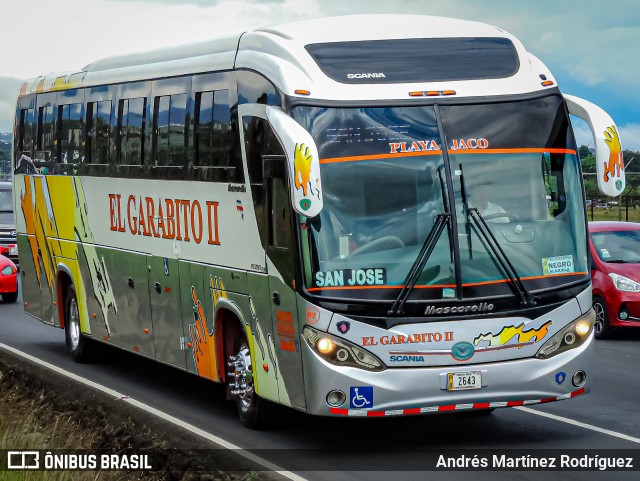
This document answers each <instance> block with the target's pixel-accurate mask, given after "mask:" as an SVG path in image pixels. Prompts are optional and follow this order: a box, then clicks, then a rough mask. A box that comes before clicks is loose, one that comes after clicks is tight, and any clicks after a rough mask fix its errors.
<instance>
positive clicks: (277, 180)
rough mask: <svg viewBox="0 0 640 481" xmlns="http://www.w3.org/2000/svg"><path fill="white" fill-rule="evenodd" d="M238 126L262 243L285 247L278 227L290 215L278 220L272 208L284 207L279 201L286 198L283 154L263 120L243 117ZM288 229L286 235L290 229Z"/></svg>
mask: <svg viewBox="0 0 640 481" xmlns="http://www.w3.org/2000/svg"><path fill="white" fill-rule="evenodd" d="M242 123H243V128H244V138H245V145H246V153H247V167H248V171H249V180H250V182H251V189H252V193H253V198H254V208H255V210H256V218H257V220H258V228H259V231H260V238H261V240H262V244H263V245H265V246H267V245H270V246H279V247H288V246H289V244H290V243H291V240H290V239H289V240H287V241H286V243H285V241H284V239H283V238H282V237H281V234H282V235H284V232H283V230H282V226H283V225H285V223H286V222H288V220H287V219H286V218H287V217H288V216H290V214H287V212H285V215H284V217H285V218H280V217H281V216H280V215H279V214H278V213H277V212H275V211H274V210H273V209H272V208H273V207H274V206H275V204H276V203H277V205H278V210H279V211H280V210H281V207H282V208H285V206H284V205H282V202H281V201H282V196H283V195H284V196H287V195H288V192H287V185H286V180H285V179H286V174H285V171H284V166H285V163H284V160H281V161H280V159H282V158H284V156H285V153H284V151H283V149H282V146H281V145H280V141H279V140H278V139H277V137H276V135H275V134H274V132H273V129H272V128H271V126H270V125H269V122H268V121H267V120H266V119H263V118H260V117H243V118H242ZM275 159H278V160H275ZM276 164H281V165H282V169H280V168H278V167H276V166H275V165H276ZM269 176H271V177H269ZM282 186H284V189H285V191H284V193H282V189H281V187H282ZM278 192H280V193H278ZM274 193H275V194H276V195H275V196H274V195H273V194H274ZM287 202H288V201H287ZM287 228H288V227H287ZM288 229H289V235H290V228H288Z"/></svg>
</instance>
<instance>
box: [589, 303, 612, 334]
mask: <svg viewBox="0 0 640 481" xmlns="http://www.w3.org/2000/svg"><path fill="white" fill-rule="evenodd" d="M593 310H594V311H595V312H596V322H595V325H594V326H593V330H594V331H595V333H594V335H595V337H596V339H606V338H607V337H609V336H610V335H611V326H610V325H609V314H608V313H607V306H606V305H605V303H604V299H602V298H601V297H594V298H593Z"/></svg>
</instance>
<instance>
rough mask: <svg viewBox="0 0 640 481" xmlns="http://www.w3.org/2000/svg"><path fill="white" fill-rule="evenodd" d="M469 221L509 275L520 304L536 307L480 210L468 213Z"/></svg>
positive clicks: (470, 210)
mask: <svg viewBox="0 0 640 481" xmlns="http://www.w3.org/2000/svg"><path fill="white" fill-rule="evenodd" d="M469 220H471V221H473V222H474V226H473V230H474V232H475V233H476V234H477V236H478V237H480V238H481V239H483V240H484V241H485V243H486V245H485V249H486V248H487V246H488V247H489V249H490V250H491V252H492V253H493V257H494V259H495V260H496V261H497V262H498V263H499V264H500V267H502V270H503V271H504V273H505V274H506V275H507V278H508V280H509V284H510V285H511V287H512V288H513V290H514V291H515V293H516V295H517V296H518V297H519V298H520V302H521V303H522V304H523V305H525V306H534V305H535V304H536V301H535V298H534V297H533V295H531V293H530V292H529V290H528V289H527V287H526V286H525V285H524V283H523V282H522V279H521V278H520V276H519V275H518V271H516V268H515V267H514V266H513V264H512V263H511V261H510V260H509V258H508V257H507V255H506V254H505V253H504V250H503V249H502V247H501V246H500V243H499V242H498V240H497V239H496V237H495V236H494V235H493V232H491V229H489V226H488V225H487V221H485V220H484V217H482V215H481V214H480V212H478V209H476V208H475V207H472V208H470V209H469V211H468V214H467V221H469Z"/></svg>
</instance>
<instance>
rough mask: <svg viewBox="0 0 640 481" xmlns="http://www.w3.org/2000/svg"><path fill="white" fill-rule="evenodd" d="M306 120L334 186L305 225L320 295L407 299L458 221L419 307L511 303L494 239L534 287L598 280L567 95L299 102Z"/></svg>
mask: <svg viewBox="0 0 640 481" xmlns="http://www.w3.org/2000/svg"><path fill="white" fill-rule="evenodd" d="M293 116H294V118H295V119H296V120H297V121H298V122H300V123H301V124H302V125H303V126H304V127H305V128H306V129H307V130H308V131H309V132H310V133H311V135H312V136H313V137H314V139H315V141H316V143H317V145H318V151H319V155H320V165H321V176H322V183H323V195H324V209H323V211H322V212H321V213H320V215H319V216H317V217H315V218H311V219H307V220H306V222H303V223H302V231H301V232H302V235H301V239H302V242H303V254H304V257H305V263H304V268H305V279H306V289H307V291H308V292H309V293H311V294H314V295H317V296H322V297H326V298H344V299H349V300H365V299H369V300H393V299H395V298H396V296H398V293H399V291H400V289H401V288H402V286H403V284H404V282H405V279H406V278H407V274H408V272H409V270H410V269H411V268H412V266H413V265H414V263H415V260H416V257H417V256H418V254H419V252H420V250H421V249H422V247H423V245H424V243H425V239H426V238H427V236H429V234H430V232H431V230H432V228H433V226H434V221H435V219H436V218H438V215H439V214H445V215H446V216H447V218H448V219H449V221H448V225H447V228H446V229H444V230H441V234H440V235H439V236H438V238H437V239H436V242H435V246H434V247H433V250H432V251H431V253H430V254H429V258H428V261H427V262H426V263H425V264H424V268H422V271H421V272H420V274H419V276H418V277H417V281H416V282H415V286H414V288H413V290H412V292H411V296H410V299H411V300H412V301H415V300H420V299H423V300H429V301H434V300H438V299H461V298H463V299H474V298H475V299H478V298H483V297H484V298H486V297H493V296H503V295H504V296H506V295H511V296H512V295H513V285H512V284H513V283H512V282H511V279H510V277H511V276H510V274H509V273H508V272H507V271H506V269H505V262H502V261H501V260H500V259H499V258H498V257H499V256H498V255H497V253H496V249H495V248H494V247H492V245H491V238H492V239H494V241H495V242H497V244H498V245H499V250H500V251H502V252H503V253H504V256H505V257H506V258H507V259H508V262H509V263H510V264H511V265H512V266H513V268H514V270H515V272H516V274H517V276H519V277H520V278H521V279H522V282H523V283H524V285H525V286H526V287H525V288H526V289H527V290H530V291H532V292H535V291H540V290H544V289H550V288H554V287H559V286H561V285H564V284H566V283H568V282H575V281H577V280H585V279H586V278H587V268H586V265H587V253H586V245H584V242H583V240H582V239H584V238H585V235H586V233H585V219H584V205H583V197H582V194H581V192H582V191H581V181H580V174H579V172H580V171H579V164H578V159H577V155H576V147H575V142H574V139H573V134H572V133H571V128H570V124H569V120H568V116H567V114H566V110H565V107H564V104H563V101H562V99H561V98H560V97H559V96H555V95H554V96H550V97H544V98H538V99H533V100H522V101H512V102H500V103H492V104H469V105H451V104H446V105H439V106H433V105H430V106H411V107H407V106H403V107H365V108H355V107H354V108H332V107H317V106H297V107H295V108H294V109H293ZM439 124H440V125H441V128H438V125H439ZM443 145H445V146H446V148H445V149H444V150H443V148H442V146H443ZM472 212H477V214H479V215H480V218H481V221H479V222H473V221H472V219H471V213H472ZM480 224H485V225H486V227H487V228H488V230H489V231H490V234H489V235H487V234H483V232H481V228H480V227H481V226H480Z"/></svg>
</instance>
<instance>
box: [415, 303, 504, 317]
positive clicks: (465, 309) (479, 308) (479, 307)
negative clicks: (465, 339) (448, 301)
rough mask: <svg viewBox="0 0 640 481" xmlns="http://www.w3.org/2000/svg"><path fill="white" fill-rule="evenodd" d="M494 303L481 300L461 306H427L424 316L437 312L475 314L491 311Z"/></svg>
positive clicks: (436, 313) (437, 313)
mask: <svg viewBox="0 0 640 481" xmlns="http://www.w3.org/2000/svg"><path fill="white" fill-rule="evenodd" d="M493 308H494V305H493V304H491V303H488V302H482V303H480V304H467V305H462V306H434V305H431V306H427V308H426V309H425V311H424V314H425V315H426V316H433V315H439V314H469V313H472V314H475V313H480V312H491V311H493Z"/></svg>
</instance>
